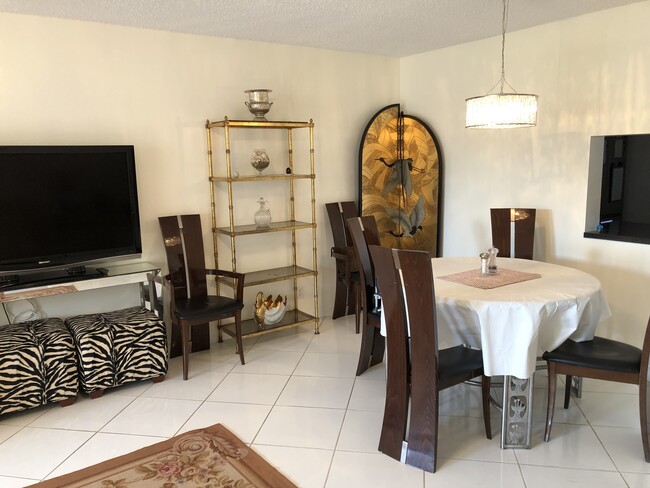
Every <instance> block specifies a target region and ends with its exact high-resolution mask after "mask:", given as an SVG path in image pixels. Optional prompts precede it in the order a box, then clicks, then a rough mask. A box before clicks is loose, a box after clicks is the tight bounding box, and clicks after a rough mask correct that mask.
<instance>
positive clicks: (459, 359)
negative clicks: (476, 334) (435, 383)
mask: <svg viewBox="0 0 650 488" xmlns="http://www.w3.org/2000/svg"><path fill="white" fill-rule="evenodd" d="M482 367H483V354H482V353H481V351H479V350H477V349H470V348H469V347H465V346H456V347H450V348H448V349H440V350H439V351H438V374H439V376H438V377H439V378H440V380H441V381H444V380H448V379H451V378H456V377H458V376H463V375H466V374H467V373H468V372H470V371H476V370H479V369H481V368H482Z"/></svg>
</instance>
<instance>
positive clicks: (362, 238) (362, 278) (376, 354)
mask: <svg viewBox="0 0 650 488" xmlns="http://www.w3.org/2000/svg"><path fill="white" fill-rule="evenodd" d="M347 224H348V230H349V231H350V236H351V237H352V244H353V246H354V251H355V253H356V256H357V260H358V261H359V288H360V298H361V312H362V313H361V350H360V351H359V363H358V365H357V376H359V375H360V374H362V373H363V372H364V371H365V370H367V369H368V368H369V367H370V366H374V365H375V364H379V363H381V362H382V361H383V360H384V349H385V342H386V341H385V339H384V336H382V335H381V332H380V317H381V316H380V315H379V312H378V311H377V310H376V306H375V299H376V298H375V273H374V269H373V265H372V261H371V258H370V253H369V252H368V245H370V244H375V245H378V244H379V231H378V230H377V223H376V222H375V218H374V217H373V216H364V217H355V218H353V219H348V221H347Z"/></svg>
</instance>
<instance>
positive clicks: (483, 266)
mask: <svg viewBox="0 0 650 488" xmlns="http://www.w3.org/2000/svg"><path fill="white" fill-rule="evenodd" d="M478 256H479V257H480V258H481V274H482V275H487V274H488V259H490V255H489V254H488V253H486V252H482V253H481V254H479V255H478Z"/></svg>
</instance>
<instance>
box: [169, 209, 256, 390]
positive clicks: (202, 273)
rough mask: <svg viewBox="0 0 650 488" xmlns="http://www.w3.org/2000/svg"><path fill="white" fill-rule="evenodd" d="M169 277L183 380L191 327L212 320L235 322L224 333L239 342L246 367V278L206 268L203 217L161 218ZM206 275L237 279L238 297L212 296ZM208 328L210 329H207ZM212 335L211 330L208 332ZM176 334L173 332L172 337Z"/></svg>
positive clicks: (171, 309)
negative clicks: (243, 329)
mask: <svg viewBox="0 0 650 488" xmlns="http://www.w3.org/2000/svg"><path fill="white" fill-rule="evenodd" d="M158 221H159V223H160V230H161V231H162V235H163V241H164V243H165V251H166V253H167V265H168V267H169V274H168V275H166V276H165V277H164V278H163V286H164V287H165V288H166V290H167V291H168V294H169V297H170V298H169V302H170V305H169V307H170V316H171V321H172V327H173V328H176V329H178V328H180V333H181V334H180V335H181V341H182V350H183V379H184V380H186V379H187V373H188V360H189V354H190V348H191V342H192V337H191V328H192V327H193V326H197V325H203V324H207V323H208V322H210V321H214V320H221V319H227V318H234V319H235V330H234V332H233V331H231V330H230V329H229V328H227V327H221V326H220V330H222V331H223V332H226V333H227V334H228V335H230V336H232V337H234V338H235V339H236V341H237V351H238V352H239V359H240V361H241V363H242V364H244V349H243V347H242V337H241V311H242V308H244V302H243V295H244V275H243V274H241V273H235V272H233V271H226V270H215V269H206V267H205V255H204V250H203V233H202V231H201V217H200V216H199V215H172V216H168V217H159V218H158ZM206 275H212V276H217V277H223V278H227V279H232V280H233V289H234V295H235V297H234V298H229V297H225V296H219V295H208V292H207V280H206ZM206 329H207V326H206ZM208 333H209V331H208ZM173 335H174V333H173V332H172V336H173Z"/></svg>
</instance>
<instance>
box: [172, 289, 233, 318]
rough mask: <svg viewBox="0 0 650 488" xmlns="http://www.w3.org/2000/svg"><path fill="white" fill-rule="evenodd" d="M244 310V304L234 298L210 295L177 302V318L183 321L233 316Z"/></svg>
mask: <svg viewBox="0 0 650 488" xmlns="http://www.w3.org/2000/svg"><path fill="white" fill-rule="evenodd" d="M242 308H244V304H243V303H241V302H238V301H237V300H234V299H233V298H228V297H221V296H214V295H208V296H204V297H193V298H188V299H185V300H178V301H177V302H176V316H177V317H178V318H179V319H181V320H192V319H196V318H201V317H204V316H206V315H209V314H214V315H221V314H224V315H226V314H231V313H233V312H235V311H236V310H241V309H242Z"/></svg>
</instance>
